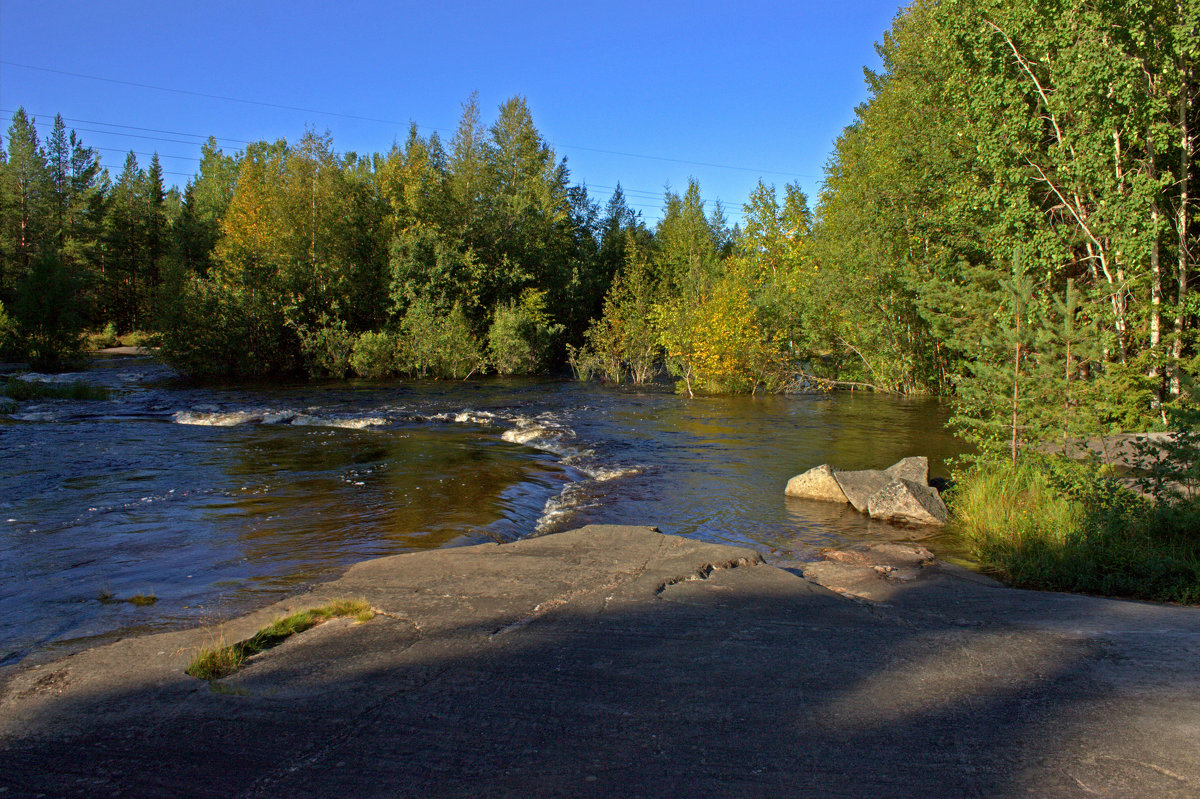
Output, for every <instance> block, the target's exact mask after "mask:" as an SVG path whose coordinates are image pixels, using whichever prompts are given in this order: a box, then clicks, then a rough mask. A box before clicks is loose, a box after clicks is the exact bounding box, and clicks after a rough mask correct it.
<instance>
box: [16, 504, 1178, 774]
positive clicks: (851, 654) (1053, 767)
mask: <svg viewBox="0 0 1200 799" xmlns="http://www.w3.org/2000/svg"><path fill="white" fill-rule="evenodd" d="M856 552H857V551H852V552H848V553H843V554H839V555H833V556H832V559H831V560H830V561H828V562H827V563H828V564H831V565H826V566H821V565H819V564H808V565H804V564H800V565H798V567H797V568H794V569H780V568H776V567H773V566H769V565H767V564H765V563H763V562H762V560H761V558H760V557H759V556H758V555H757V554H755V553H754V552H752V551H749V550H745V549H739V548H734V547H727V546H719V545H713V544H705V543H701V542H697V541H693V540H688V539H682V538H677V537H673V536H665V535H662V534H660V533H657V532H656V531H654V530H653V529H652V528H644V527H642V528H639V527H589V528H584V529H581V530H576V531H571V532H567V533H561V534H558V535H552V536H545V537H541V538H531V539H526V540H523V541H519V542H516V543H512V544H505V545H483V546H475V547H464V548H460V549H451V550H437V551H430V552H423V553H417V554H410V555H400V556H396V557H390V558H383V559H379V560H374V561H368V562H365V563H362V564H359V565H357V566H354V567H352V568H351V569H349V570H348V571H347V572H346V574H345V575H344V576H343V577H342V578H340V579H339V580H336V581H334V582H332V583H329V584H327V585H323V586H321V587H320V588H318V589H317V590H316V591H314V592H313V593H311V594H308V595H304V596H300V597H296V598H294V599H292V600H289V601H288V602H286V603H282V604H280V605H277V606H274V607H271V608H268V609H266V610H263V611H261V612H259V613H256V614H252V615H251V616H248V617H246V618H242V619H236V620H233V621H230V622H228V623H227V624H225V625H222V626H221V627H219V628H212V629H201V630H192V631H185V632H177V633H169V634H164V635H154V636H146V637H140V638H132V639H128V640H124V641H119V642H117V643H113V644H110V645H108V646H104V647H100V648H97V649H93V650H89V651H87V652H83V653H80V654H78V655H74V656H72V657H69V658H66V659H63V660H60V661H57V662H53V663H44V664H41V665H39V666H36V667H32V666H31V667H25V668H22V669H19V670H17V671H15V672H14V673H10V674H9V675H8V676H7V677H6V678H5V680H4V684H3V687H2V696H0V760H2V761H3V763H4V764H5V767H4V769H3V770H0V789H2V790H3V791H6V793H4V794H3V795H7V796H13V795H15V796H26V795H37V794H45V795H53V796H97V795H118V794H119V795H123V796H162V795H167V794H170V795H178V796H215V795H221V796H263V795H288V796H291V797H304V796H330V795H346V796H374V795H378V796H394V795H437V796H481V795H491V796H507V795H522V796H561V795H571V796H617V795H619V796H684V795H687V796H691V795H697V794H712V795H768V794H770V795H815V794H820V795H823V796H878V795H887V796H922V797H929V796H956V797H957V796H969V795H984V796H1010V795H1012V796H1015V795H1037V796H1042V797H1056V796H1155V797H1161V796H1194V795H1196V794H1197V793H1200V754H1198V753H1197V749H1196V746H1195V730H1196V727H1197V724H1200V692H1197V691H1196V690H1195V686H1196V685H1197V683H1198V682H1200V665H1197V664H1200V657H1198V655H1200V610H1196V609H1191V608H1175V607H1163V606H1156V605H1150V604H1143V603H1132V602H1119V601H1112V600H1104V599H1096V598H1091V597H1081V596H1066V595H1059V594H1047V593H1033V592H1025V591H1017V590H1011V589H1006V588H1002V587H999V586H997V585H996V584H994V583H991V582H990V581H987V580H985V579H982V578H978V577H975V576H973V575H970V574H969V573H962V572H960V571H958V570H956V569H953V568H950V567H946V566H945V565H944V564H939V563H937V562H936V561H935V560H933V559H932V558H931V557H930V556H929V555H928V553H926V552H923V551H921V550H919V549H918V548H914V547H911V546H908V547H896V548H894V550H893V549H879V548H878V547H877V548H874V549H871V550H863V551H861V552H857V554H856ZM839 570H840V571H839ZM847 570H849V571H847ZM799 571H803V572H804V574H805V575H806V576H808V577H809V578H810V579H804V578H803V577H801V576H799V574H798V573H797V572H799ZM814 580H815V581H816V582H814ZM817 582H821V583H825V584H827V585H829V586H831V587H833V588H836V589H838V592H839V593H835V592H834V591H831V590H828V589H827V588H825V587H822V586H821V585H818V584H817ZM344 596H352V597H363V598H365V599H366V600H367V602H369V603H370V604H371V606H372V607H373V608H374V609H375V610H376V616H375V618H373V619H372V620H370V621H368V622H365V623H361V624H360V623H355V622H353V621H351V620H336V621H330V622H326V623H325V624H322V625H320V626H319V627H316V628H314V629H313V630H310V631H308V632H305V633H302V634H300V635H297V636H295V637H293V638H292V639H289V640H288V641H287V642H286V643H284V644H283V645H281V646H279V647H277V648H275V649H271V650H268V651H267V652H264V653H263V654H261V655H258V656H256V657H254V658H252V659H251V660H250V661H249V663H248V664H247V665H246V667H245V668H243V669H241V670H240V671H238V672H236V673H235V674H233V675H232V676H230V677H227V678H225V679H222V680H220V681H218V682H216V683H214V684H211V685H210V684H209V683H207V682H204V681H200V680H196V679H193V678H191V677H188V676H187V675H186V674H185V673H184V668H185V667H186V665H187V661H188V659H189V657H190V656H191V654H192V652H193V651H194V650H195V648H196V647H198V646H201V645H206V644H210V643H212V642H213V641H214V640H218V639H223V640H225V641H227V642H232V641H237V640H241V639H243V638H246V637H249V636H250V635H252V634H253V633H254V631H255V630H257V629H258V628H259V627H261V626H262V625H263V624H264V623H266V622H267V621H268V620H269V619H270V618H271V617H273V616H277V615H282V614H284V613H287V612H290V611H292V610H296V609H299V608H303V607H311V606H314V605H318V604H322V603H324V602H327V601H329V600H330V599H331V598H334V597H344Z"/></svg>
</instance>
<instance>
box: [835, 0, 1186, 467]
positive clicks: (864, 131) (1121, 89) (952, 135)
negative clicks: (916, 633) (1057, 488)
mask: <svg viewBox="0 0 1200 799" xmlns="http://www.w3.org/2000/svg"><path fill="white" fill-rule="evenodd" d="M878 51H879V54H880V56H881V59H882V64H883V66H882V68H881V69H880V71H878V72H868V74H867V79H868V83H869V87H870V97H869V99H868V101H867V102H866V103H864V104H863V105H862V106H861V107H860V108H859V109H858V110H857V114H856V120H855V122H854V123H853V124H852V125H851V126H850V127H848V128H847V129H846V130H845V131H844V132H843V134H842V136H841V137H840V138H839V140H838V142H837V146H836V151H835V153H834V156H833V158H832V159H831V161H830V164H829V168H828V174H827V179H826V184H825V191H824V192H823V194H822V197H821V203H820V207H819V211H818V216H819V222H818V229H817V236H816V239H815V246H816V248H817V249H818V250H819V252H820V255H819V260H820V262H821V264H822V266H823V268H826V269H827V272H828V273H829V280H830V283H831V285H833V286H835V287H836V288H835V293H836V296H839V297H843V298H845V299H839V300H835V301H834V302H832V303H830V307H831V308H833V309H835V310H834V313H835V315H836V314H837V313H838V311H837V310H836V309H839V308H840V309H843V311H842V312H841V313H842V314H843V315H842V316H841V317H840V318H835V319H833V320H832V321H833V325H834V327H835V328H836V329H838V330H839V333H838V335H840V336H842V337H844V338H845V340H846V342H847V346H848V347H850V348H851V349H852V350H853V352H854V353H855V354H856V356H857V357H858V363H857V364H856V366H855V369H856V370H857V372H858V373H859V374H860V375H863V376H864V378H865V379H869V380H871V381H872V382H876V383H879V384H882V385H885V386H890V387H893V388H896V389H901V390H923V391H931V392H935V393H941V394H953V395H954V396H955V398H956V400H957V403H958V407H959V410H960V415H959V418H960V423H961V424H962V425H964V426H965V427H966V428H967V429H968V430H969V431H970V432H971V433H972V435H973V436H974V437H975V438H976V439H977V440H979V441H980V442H981V443H983V444H985V445H986V446H989V447H992V448H996V449H1000V448H1003V449H1005V450H1006V451H1007V452H1009V453H1010V454H1011V455H1012V456H1013V457H1015V456H1016V454H1017V452H1018V451H1019V449H1020V448H1021V446H1022V445H1023V444H1025V443H1027V442H1029V441H1033V440H1046V439H1052V438H1054V437H1056V436H1071V435H1094V434H1097V433H1099V432H1103V431H1104V430H1106V429H1111V428H1114V427H1119V428H1124V429H1135V428H1137V427H1139V426H1141V425H1143V424H1146V423H1147V422H1148V421H1150V420H1152V419H1155V418H1157V419H1159V420H1160V422H1161V421H1165V420H1166V417H1167V416H1168V414H1169V412H1170V411H1171V410H1172V409H1174V408H1178V407H1179V406H1181V405H1184V404H1186V403H1187V402H1188V401H1189V399H1190V397H1191V396H1192V395H1193V393H1194V388H1193V381H1194V378H1195V375H1196V367H1197V363H1196V357H1197V348H1196V324H1195V322H1196V311H1197V308H1198V307H1200V305H1198V303H1200V299H1198V298H1197V297H1196V294H1195V292H1194V291H1193V287H1194V285H1195V279H1196V257H1197V254H1198V253H1200V247H1198V245H1197V234H1198V233H1200V226H1198V222H1197V217H1196V199H1197V191H1198V190H1200V172H1198V169H1197V164H1196V142H1197V133H1198V128H1200V119H1198V117H1197V114H1198V110H1197V99H1198V94H1200V80H1198V76H1197V74H1196V62H1197V56H1198V55H1200V3H1197V2H1195V0H1149V1H1148V2H1136V3H1134V2H1128V0H1111V1H1106V2H1100V3H1096V2H1082V1H1081V0H1059V1H1058V2H1054V3H1048V4H1047V3H1038V4H1029V3H1018V2H1012V0H936V1H935V0H917V1H916V2H914V3H913V4H912V5H911V6H910V7H908V8H907V9H905V10H904V11H903V12H902V13H901V14H900V15H899V16H898V17H897V19H896V20H895V23H894V25H893V26H892V28H891V30H890V31H889V32H888V33H887V35H886V36H885V37H884V39H883V41H882V42H881V43H880V44H879V45H878ZM854 308H857V309H859V310H857V311H854V310H853V309H854Z"/></svg>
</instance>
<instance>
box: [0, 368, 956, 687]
mask: <svg viewBox="0 0 1200 799" xmlns="http://www.w3.org/2000/svg"><path fill="white" fill-rule="evenodd" d="M172 377H173V375H172V373H171V372H170V370H168V369H167V368H165V367H163V366H161V365H159V364H157V363H156V362H155V361H153V360H152V359H149V358H129V357H107V358H98V359H97V360H96V361H95V362H94V364H93V365H92V367H91V368H90V369H89V370H88V371H87V372H84V373H80V374H75V375H66V376H63V377H62V378H59V379H82V380H86V381H88V382H91V383H96V384H100V385H105V386H108V387H110V388H112V389H114V391H113V394H112V396H111V398H110V399H109V400H104V401H89V402H75V401H62V400H54V401H31V402H27V403H22V404H21V406H20V407H19V408H18V411H17V412H16V413H14V414H12V415H11V416H9V417H4V416H0V457H2V461H0V665H3V664H5V663H13V662H16V661H18V660H20V659H21V658H23V657H25V656H26V655H28V654H29V653H31V652H40V653H43V654H44V653H52V652H60V651H62V650H63V649H71V648H77V647H79V646H81V645H83V644H85V643H88V642H91V641H94V640H97V639H103V638H111V637H113V636H116V635H126V634H130V633H134V632H144V631H150V630H161V629H166V628H170V627H177V626H180V625H185V624H197V623H212V622H215V621H218V620H220V619H223V618H227V617H229V616H232V615H236V614H239V613H242V612H245V611H247V610H249V609H251V608H253V607H257V606H261V605H264V604H267V603H269V602H271V601H274V600H277V599H279V598H281V597H282V596H285V595H286V594H288V593H292V592H295V591H297V590H299V589H301V588H303V587H305V586H307V585H309V584H312V583H313V582H318V581H322V580H327V579H331V578H333V577H335V576H336V575H337V574H338V573H339V572H340V571H341V570H343V569H344V568H345V567H346V566H347V565H348V564H351V563H354V562H356V561H360V560H364V559H367V558H374V557H379V556H383V555H392V554H397V553H401V552H410V551H414V550H421V549H431V548H437V547H446V546H457V545H463V544H472V543H480V542H485V541H511V540H515V539H517V538H521V537H523V536H528V535H535V534H544V533H549V532H555V531H560V530H565V529H570V528H574V527H578V526H581V525H584V524H590V523H629V524H648V525H656V526H658V527H659V528H660V529H661V530H662V531H663V532H666V533H674V534H678V535H684V536H690V537H694V538H699V539H703V540H706V541H714V542H720V543H730V544H738V545H744V546H750V547H753V548H755V549H757V550H759V551H760V552H762V553H763V554H764V555H765V556H766V557H767V558H768V559H769V560H774V561H789V560H803V559H811V558H812V557H815V555H816V552H817V550H818V549H820V548H823V547H828V546H835V545H841V544H847V543H858V542H866V541H875V540H880V539H910V538H912V537H914V536H919V535H921V532H920V531H916V530H911V529H904V528H898V527H893V526H892V525H888V524H884V523H880V522H874V521H871V520H869V519H867V518H865V517H864V516H862V515H860V514H858V513H856V512H855V511H853V510H852V509H850V508H849V506H831V505H825V504H822V503H812V502H803V501H798V500H792V499H788V498H785V497H784V496H783V486H784V484H785V483H786V482H787V479H788V478H789V477H791V476H792V475H794V474H796V473H798V472H800V471H803V470H804V469H807V468H809V467H811V466H815V465H817V464H819V463H824V462H828V463H832V464H834V465H835V466H838V467H840V468H846V469H860V468H882V467H885V466H888V465H890V464H891V463H893V462H895V461H897V460H899V459H900V458H902V457H904V456H907V455H914V454H923V455H928V456H929V458H930V464H931V472H932V473H933V474H935V475H936V474H943V475H944V474H945V461H946V459H947V458H949V457H951V456H953V455H956V454H958V452H959V451H960V445H959V443H958V442H957V441H955V440H954V439H953V438H951V437H950V436H949V435H948V434H946V433H945V432H944V431H943V424H944V422H945V417H946V410H945V409H944V407H943V406H941V405H939V404H937V403H935V402H931V401H921V400H904V399H897V398H892V397H883V396H878V395H872V394H863V393H856V394H846V393H839V394H831V395H819V396H783V397H713V398H697V399H694V400H687V399H684V398H681V397H679V396H677V395H674V394H671V393H667V392H665V391H661V390H660V391H653V390H649V391H645V390H643V391H631V390H620V389H615V388H607V387H602V386H599V385H596V384H583V383H577V382H573V381H567V380H523V381H517V380H507V381H506V380H480V381H474V382H467V383H445V382H439V383H433V382H430V383H418V382H408V381H405V382H393V383H366V382H358V383H355V382H351V383H338V384H333V385H324V386H314V385H311V384H298V385H279V384H272V385H261V386H240V387H237V388H196V387H189V386H186V385H183V384H180V383H177V382H174V381H173V380H172ZM935 548H936V544H935ZM137 594H143V595H151V596H154V597H156V598H157V601H156V602H155V603H154V604H152V605H148V606H136V605H134V604H132V603H129V602H127V601H121V600H126V599H128V598H130V597H132V596H134V595H137Z"/></svg>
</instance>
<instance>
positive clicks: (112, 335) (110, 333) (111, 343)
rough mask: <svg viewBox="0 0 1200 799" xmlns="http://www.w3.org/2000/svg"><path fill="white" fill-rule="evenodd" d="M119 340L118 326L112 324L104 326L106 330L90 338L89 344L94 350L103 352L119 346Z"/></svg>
mask: <svg viewBox="0 0 1200 799" xmlns="http://www.w3.org/2000/svg"><path fill="white" fill-rule="evenodd" d="M118 342H119V339H118V338H117V326H116V325H114V324H113V323H112V322H108V323H107V324H105V325H104V329H103V330H101V331H100V332H99V333H93V334H91V335H90V336H88V343H89V344H90V345H91V348H92V349H96V350H103V349H108V348H109V347H115V346H117V343H118Z"/></svg>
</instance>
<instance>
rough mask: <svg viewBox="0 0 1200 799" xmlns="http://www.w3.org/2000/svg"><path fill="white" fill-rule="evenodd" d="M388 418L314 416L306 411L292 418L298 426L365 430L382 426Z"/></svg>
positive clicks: (292, 422) (292, 421) (293, 422)
mask: <svg viewBox="0 0 1200 799" xmlns="http://www.w3.org/2000/svg"><path fill="white" fill-rule="evenodd" d="M387 423H388V422H387V419H383V418H380V417H378V416H350V417H344V418H330V417H326V416H312V415H309V414H306V413H299V414H296V415H295V417H293V418H292V420H291V424H293V425H295V426H296V427H342V428H346V429H347V430H363V429H365V428H367V427H382V426H384V425H386V424H387Z"/></svg>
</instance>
